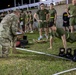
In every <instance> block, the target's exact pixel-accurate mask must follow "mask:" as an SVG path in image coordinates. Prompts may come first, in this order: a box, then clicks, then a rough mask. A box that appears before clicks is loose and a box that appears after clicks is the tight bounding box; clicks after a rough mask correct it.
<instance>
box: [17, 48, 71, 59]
mask: <svg viewBox="0 0 76 75" xmlns="http://www.w3.org/2000/svg"><path fill="white" fill-rule="evenodd" d="M16 49H17V50H22V51H27V52H32V53H37V54H43V55H47V56H52V57H55V58H61V59H64V60H70V59H67V58H64V57H60V56H57V55H53V54H47V53H44V52H39V51H34V50H28V49H24V48H16Z"/></svg>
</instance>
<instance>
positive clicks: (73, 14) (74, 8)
mask: <svg viewBox="0 0 76 75" xmlns="http://www.w3.org/2000/svg"><path fill="white" fill-rule="evenodd" d="M68 10H69V12H70V15H69V17H70V25H71V33H72V32H73V31H74V25H76V0H72V4H71V5H70V6H69V7H68Z"/></svg>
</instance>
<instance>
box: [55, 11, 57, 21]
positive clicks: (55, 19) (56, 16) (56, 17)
mask: <svg viewBox="0 0 76 75" xmlns="http://www.w3.org/2000/svg"><path fill="white" fill-rule="evenodd" d="M54 20H55V21H56V20H57V11H56V10H55V18H54Z"/></svg>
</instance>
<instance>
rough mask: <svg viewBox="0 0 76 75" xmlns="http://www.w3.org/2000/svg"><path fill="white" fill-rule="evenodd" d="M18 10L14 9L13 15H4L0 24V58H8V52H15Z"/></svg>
mask: <svg viewBox="0 0 76 75" xmlns="http://www.w3.org/2000/svg"><path fill="white" fill-rule="evenodd" d="M19 16H20V10H19V9H15V10H14V11H13V13H11V14H8V15H6V16H5V17H4V18H3V20H2V21H1V23H0V56H1V57H8V54H9V50H10V48H11V42H12V49H13V50H12V51H13V52H15V51H16V50H15V42H16V37H17V35H16V32H17V31H18V21H19Z"/></svg>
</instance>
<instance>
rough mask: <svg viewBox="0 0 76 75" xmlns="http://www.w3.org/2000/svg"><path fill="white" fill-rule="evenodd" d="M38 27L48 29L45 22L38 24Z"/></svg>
mask: <svg viewBox="0 0 76 75" xmlns="http://www.w3.org/2000/svg"><path fill="white" fill-rule="evenodd" d="M38 27H39V28H47V27H48V24H47V22H40V23H39V24H38Z"/></svg>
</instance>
